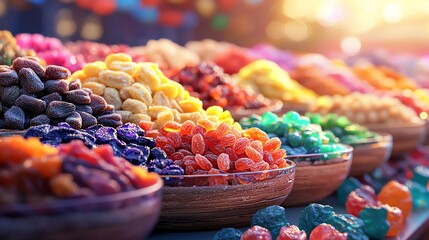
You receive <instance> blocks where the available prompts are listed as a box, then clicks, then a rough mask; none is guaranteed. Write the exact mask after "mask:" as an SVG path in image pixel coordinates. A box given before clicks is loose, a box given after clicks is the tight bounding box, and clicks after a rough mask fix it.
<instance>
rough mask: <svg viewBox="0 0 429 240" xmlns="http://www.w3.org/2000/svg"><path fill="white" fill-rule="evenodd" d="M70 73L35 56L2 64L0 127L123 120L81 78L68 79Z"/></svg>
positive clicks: (110, 123)
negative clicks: (48, 64)
mask: <svg viewBox="0 0 429 240" xmlns="http://www.w3.org/2000/svg"><path fill="white" fill-rule="evenodd" d="M69 76H70V71H69V70H67V69H66V68H63V67H59V66H53V65H50V66H47V67H46V68H44V67H42V66H41V65H40V63H39V61H38V59H37V58H32V57H25V58H23V57H20V58H17V59H15V60H14V61H13V65H12V67H8V66H0V95H1V99H0V100H1V104H0V110H1V116H2V118H1V119H0V128H7V129H24V128H28V127H29V126H35V125H40V124H52V125H56V124H58V123H60V122H67V123H68V124H70V126H72V127H73V128H75V129H79V128H87V127H89V126H92V125H95V124H97V123H100V124H104V125H107V126H119V125H121V124H122V121H121V116H120V115H118V114H116V113H114V109H113V107H112V106H110V105H107V103H106V101H105V100H104V99H103V98H102V97H100V96H98V95H96V94H93V93H92V92H91V90H89V89H85V88H83V89H82V88H81V84H80V81H72V82H70V83H68V82H67V80H66V79H67V78H68V77H69Z"/></svg>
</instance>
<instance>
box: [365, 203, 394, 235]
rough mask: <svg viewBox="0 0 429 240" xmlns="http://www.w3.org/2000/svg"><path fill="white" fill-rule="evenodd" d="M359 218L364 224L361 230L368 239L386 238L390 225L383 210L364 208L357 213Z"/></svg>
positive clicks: (379, 208)
mask: <svg viewBox="0 0 429 240" xmlns="http://www.w3.org/2000/svg"><path fill="white" fill-rule="evenodd" d="M359 218H360V219H362V220H363V222H364V224H365V226H364V228H363V229H364V232H365V234H366V235H367V236H368V237H370V238H371V239H384V238H385V237H386V234H387V232H388V231H389V227H390V224H389V222H388V220H387V210H386V209H385V208H382V207H375V208H365V209H363V210H362V211H361V212H360V213H359Z"/></svg>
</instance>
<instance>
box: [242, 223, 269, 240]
mask: <svg viewBox="0 0 429 240" xmlns="http://www.w3.org/2000/svg"><path fill="white" fill-rule="evenodd" d="M271 239H272V237H271V234H270V231H268V230H267V229H265V228H263V227H260V226H253V227H251V228H249V229H247V231H245V232H244V233H243V235H241V240H271Z"/></svg>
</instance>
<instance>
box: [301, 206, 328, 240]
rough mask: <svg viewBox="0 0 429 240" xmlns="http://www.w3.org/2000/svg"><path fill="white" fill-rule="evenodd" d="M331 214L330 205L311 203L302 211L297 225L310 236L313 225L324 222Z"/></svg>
mask: <svg viewBox="0 0 429 240" xmlns="http://www.w3.org/2000/svg"><path fill="white" fill-rule="evenodd" d="M333 214H334V209H333V208H332V207H331V206H328V205H321V204H317V203H311V204H309V205H308V206H306V207H305V208H304V210H303V211H302V213H301V216H300V217H299V223H298V227H299V229H301V230H304V231H305V232H306V233H307V235H308V236H310V233H311V232H312V231H313V229H314V228H315V227H317V226H319V225H320V224H321V223H325V222H326V221H327V220H328V219H329V218H330V217H331V216H332V215H333Z"/></svg>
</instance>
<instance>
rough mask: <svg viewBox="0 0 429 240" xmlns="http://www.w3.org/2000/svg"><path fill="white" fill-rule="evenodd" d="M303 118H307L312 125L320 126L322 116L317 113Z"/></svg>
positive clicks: (308, 114) (307, 114)
mask: <svg viewBox="0 0 429 240" xmlns="http://www.w3.org/2000/svg"><path fill="white" fill-rule="evenodd" d="M305 116H307V117H308V118H309V119H310V121H311V122H312V123H314V124H320V123H321V122H322V116H320V114H317V113H306V114H305Z"/></svg>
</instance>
